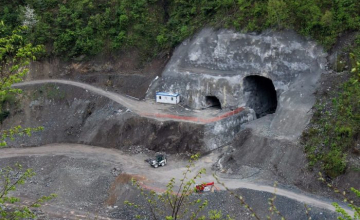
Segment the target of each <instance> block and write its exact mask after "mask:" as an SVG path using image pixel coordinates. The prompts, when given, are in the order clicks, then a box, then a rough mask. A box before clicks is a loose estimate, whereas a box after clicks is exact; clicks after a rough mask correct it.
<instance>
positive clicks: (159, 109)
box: [13, 79, 244, 124]
mask: <svg viewBox="0 0 360 220" xmlns="http://www.w3.org/2000/svg"><path fill="white" fill-rule="evenodd" d="M47 83H58V84H65V85H71V86H76V87H79V88H82V89H84V90H86V91H90V92H92V93H94V94H97V95H100V96H104V97H107V98H109V99H111V100H112V101H114V102H117V103H119V104H120V105H123V106H125V107H126V108H128V109H129V110H131V111H132V112H135V113H137V114H138V115H140V116H143V117H147V118H154V119H157V120H173V121H188V122H192V123H197V124H207V123H212V122H216V121H219V120H222V119H224V118H226V117H229V116H232V115H235V114H238V113H239V112H241V111H243V110H244V108H243V107H239V108H237V109H235V110H233V111H228V112H219V111H218V110H210V109H207V110H199V111H192V110H189V109H186V110H185V111H183V112H182V113H181V114H176V113H169V112H173V111H172V110H171V108H172V107H173V106H174V105H171V104H160V103H155V102H154V101H153V100H148V101H137V100H134V99H130V98H128V97H125V96H123V95H120V94H117V93H113V92H109V91H105V90H103V89H101V88H97V87H95V86H92V85H89V84H85V83H81V82H75V81H70V80H60V79H46V80H33V81H28V82H22V83H17V84H14V85H13V86H14V87H20V88H21V87H24V86H30V85H37V84H47Z"/></svg>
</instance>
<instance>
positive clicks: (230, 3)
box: [0, 0, 360, 60]
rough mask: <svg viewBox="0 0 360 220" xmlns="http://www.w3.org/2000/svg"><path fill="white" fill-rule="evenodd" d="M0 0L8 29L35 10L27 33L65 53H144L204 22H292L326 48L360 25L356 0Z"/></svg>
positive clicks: (167, 45) (240, 25)
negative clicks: (341, 34)
mask: <svg viewBox="0 0 360 220" xmlns="http://www.w3.org/2000/svg"><path fill="white" fill-rule="evenodd" d="M0 5H2V6H3V7H2V8H1V9H0V20H3V21H5V22H6V23H7V24H9V27H7V29H6V30H5V32H7V33H10V32H11V30H12V29H14V27H17V26H19V25H20V24H23V23H24V22H25V21H26V22H29V20H31V19H30V18H27V19H26V16H24V11H28V12H29V11H30V12H32V10H34V16H33V18H32V21H33V22H31V24H32V27H31V29H30V30H28V31H27V35H26V36H27V38H28V39H30V40H31V41H32V42H33V43H34V44H46V45H48V48H49V51H48V52H49V54H55V55H57V56H62V57H64V58H67V59H77V58H79V57H82V56H83V55H85V56H92V55H96V54H99V53H103V52H107V53H110V52H117V51H124V52H126V51H128V50H130V49H131V50H134V49H136V50H137V51H138V52H139V53H140V54H141V55H142V57H143V58H144V60H146V59H148V58H151V57H153V56H155V55H157V54H159V53H160V52H162V51H169V50H171V49H172V48H173V47H174V46H176V45H177V44H179V43H180V42H181V41H183V40H184V39H185V38H187V37H189V36H191V35H192V34H194V33H195V32H196V31H198V30H199V29H200V28H202V27H204V26H213V27H221V28H235V29H236V30H242V31H261V30H263V29H266V28H269V27H275V28H294V29H295V30H296V31H298V32H299V33H301V34H303V35H306V36H311V37H313V38H315V39H317V40H318V41H319V42H320V43H322V44H323V45H324V46H325V47H326V48H330V47H331V46H332V45H333V44H334V42H335V41H336V39H337V37H338V36H339V34H340V33H343V32H345V31H356V30H359V29H360V15H359V13H358V11H359V10H360V3H359V2H358V1H357V0H346V1H344V0H335V1H333V0H325V1H320V0H303V1H291V0H269V1H263V0H199V1H183V0H175V1H170V0H110V1H90V0H68V1H60V2H59V1H55V0H42V1H37V0H25V1H19V0H15V1H5V0H2V1H0ZM27 17H29V16H27ZM26 22H25V23H26Z"/></svg>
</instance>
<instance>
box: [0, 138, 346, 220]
mask: <svg viewBox="0 0 360 220" xmlns="http://www.w3.org/2000/svg"><path fill="white" fill-rule="evenodd" d="M52 155H65V156H70V157H73V158H92V159H95V160H98V161H99V163H101V161H107V162H109V163H112V164H114V166H117V165H121V166H122V167H123V170H124V172H125V173H127V174H133V175H140V176H143V177H144V179H145V181H144V182H143V184H145V185H146V186H147V187H149V188H154V189H156V190H158V191H161V190H165V188H164V189H160V188H158V187H159V186H164V187H165V186H166V184H167V183H168V181H169V179H170V178H171V177H175V178H177V179H180V177H181V176H182V173H183V171H184V170H186V169H185V166H186V165H187V162H186V161H181V160H173V159H171V160H170V163H168V165H167V166H165V167H162V168H161V172H159V171H160V170H159V169H152V168H150V167H149V164H147V163H145V162H144V160H145V159H146V158H148V157H147V156H146V155H144V154H137V155H131V156H129V155H126V154H125V153H123V152H121V151H119V150H116V149H108V148H100V147H93V146H87V145H79V144H51V145H46V146H41V147H34V148H5V149H0V159H1V158H11V157H19V156H52ZM217 158H218V155H217V154H216V153H211V154H210V155H208V156H205V157H202V158H201V159H199V160H198V161H197V162H196V164H195V167H194V168H193V169H192V170H193V171H198V170H200V169H201V168H206V170H207V171H208V172H207V174H206V175H203V178H202V179H199V182H208V181H214V178H213V177H212V175H211V166H212V165H213V163H215V162H216V160H217ZM193 173H194V172H193ZM220 181H222V182H225V183H226V186H227V187H229V188H230V189H237V188H245V189H251V190H256V191H263V192H269V193H273V192H274V187H273V186H268V185H261V184H257V183H252V182H245V181H242V180H238V179H225V178H220ZM221 188H222V187H221V186H220V189H221ZM276 194H277V195H280V196H284V197H287V198H290V199H292V200H295V201H298V202H301V203H305V204H307V205H312V206H315V207H318V208H323V209H327V210H331V211H335V208H334V207H333V206H332V205H331V203H330V202H327V201H325V200H326V199H323V200H320V199H316V198H315V197H312V196H307V195H304V194H301V193H296V192H293V191H289V190H285V189H281V188H277V189H276ZM346 210H347V212H348V213H349V214H351V215H353V212H352V211H351V210H349V209H347V208H346Z"/></svg>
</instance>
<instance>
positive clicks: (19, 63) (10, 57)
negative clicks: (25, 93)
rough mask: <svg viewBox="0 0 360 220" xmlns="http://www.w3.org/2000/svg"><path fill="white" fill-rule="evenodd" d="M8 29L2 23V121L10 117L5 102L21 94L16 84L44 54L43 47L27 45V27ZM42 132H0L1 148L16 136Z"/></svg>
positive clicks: (0, 70) (0, 91)
mask: <svg viewBox="0 0 360 220" xmlns="http://www.w3.org/2000/svg"><path fill="white" fill-rule="evenodd" d="M6 30H7V27H6V26H5V24H4V22H0V36H2V37H0V107H1V109H0V110H1V111H0V120H1V122H2V121H3V120H4V119H5V118H6V117H7V116H9V114H10V112H9V111H8V110H6V109H3V107H4V104H5V102H10V101H11V100H12V99H14V98H13V97H14V95H16V94H20V93H21V92H22V91H21V90H20V89H16V88H13V87H12V85H13V84H14V83H18V82H20V81H22V79H23V77H24V76H25V74H26V73H27V72H28V68H27V66H28V64H29V62H30V61H32V60H35V59H36V57H35V56H36V55H40V54H41V53H42V52H43V47H42V46H33V45H32V44H30V43H27V42H26V40H25V39H24V37H23V35H24V34H25V33H24V31H26V30H27V27H25V26H21V27H19V28H15V29H14V30H13V31H12V32H11V33H8V34H6ZM39 130H42V127H38V128H22V127H21V126H16V127H14V128H11V129H8V130H2V131H0V147H1V146H6V139H13V138H14V136H16V135H28V136H30V135H31V132H32V131H39Z"/></svg>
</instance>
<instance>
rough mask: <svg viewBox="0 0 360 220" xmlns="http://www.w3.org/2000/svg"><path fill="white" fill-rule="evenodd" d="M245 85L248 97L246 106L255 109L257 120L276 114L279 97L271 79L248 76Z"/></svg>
mask: <svg viewBox="0 0 360 220" xmlns="http://www.w3.org/2000/svg"><path fill="white" fill-rule="evenodd" d="M243 85H244V93H245V94H246V96H247V101H246V106H248V107H250V108H252V109H254V111H255V113H256V117H257V118H261V117H263V116H265V115H267V114H272V113H275V111H276V108H277V96H276V90H275V87H274V84H273V83H272V81H271V80H270V79H268V78H265V77H262V76H247V77H245V78H244V84H243Z"/></svg>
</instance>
